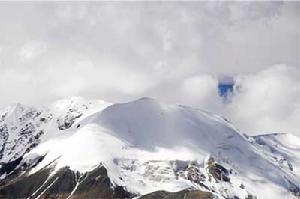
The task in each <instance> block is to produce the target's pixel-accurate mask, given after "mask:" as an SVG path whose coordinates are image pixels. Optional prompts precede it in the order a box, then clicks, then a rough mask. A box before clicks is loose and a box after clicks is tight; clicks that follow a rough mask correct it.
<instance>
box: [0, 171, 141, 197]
mask: <svg viewBox="0 0 300 199" xmlns="http://www.w3.org/2000/svg"><path fill="white" fill-rule="evenodd" d="M51 172H52V168H44V169H41V170H40V171H38V172H36V173H34V174H32V175H28V174H23V175H19V176H18V177H16V178H14V179H8V180H7V181H6V183H4V184H3V185H2V186H0V198H37V197H39V198H45V199H46V198H59V199H65V198H72V199H77V198H132V197H134V196H135V195H134V194H131V193H129V192H128V191H126V189H125V188H123V187H121V186H113V184H112V182H111V181H110V178H109V177H108V176H107V170H106V169H105V168H104V167H103V166H99V167H97V168H96V169H94V170H92V171H90V172H87V173H85V174H81V173H79V172H74V171H72V170H71V169H70V168H68V167H64V168H61V169H60V170H59V171H57V172H56V173H55V174H54V175H51Z"/></svg>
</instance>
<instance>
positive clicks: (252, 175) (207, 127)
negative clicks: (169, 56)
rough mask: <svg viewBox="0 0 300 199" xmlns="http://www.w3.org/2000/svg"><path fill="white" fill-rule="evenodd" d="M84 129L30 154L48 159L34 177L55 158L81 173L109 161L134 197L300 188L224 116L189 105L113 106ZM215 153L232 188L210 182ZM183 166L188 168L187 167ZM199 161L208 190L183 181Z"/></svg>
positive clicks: (278, 193)
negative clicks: (210, 162) (191, 189)
mask: <svg viewBox="0 0 300 199" xmlns="http://www.w3.org/2000/svg"><path fill="white" fill-rule="evenodd" d="M77 124H78V125H79V124H80V127H78V128H70V129H68V131H66V132H65V133H64V134H60V135H59V136H57V137H56V138H55V139H49V140H48V141H46V142H44V143H42V144H40V145H39V146H38V147H37V148H35V149H34V150H32V151H31V152H30V153H34V154H39V155H45V154H47V155H46V157H45V158H44V160H43V161H42V162H41V163H40V164H39V165H38V166H37V167H36V168H35V170H33V171H32V172H34V171H36V170H38V169H39V168H42V167H43V166H44V165H47V164H48V163H49V162H52V161H53V160H56V161H55V162H56V169H59V168H61V167H63V166H70V168H72V169H74V170H78V171H80V172H86V171H88V170H91V169H92V168H95V167H96V166H97V165H98V164H99V163H102V164H103V165H105V167H106V168H107V170H108V173H109V176H110V178H111V179H112V180H113V182H114V183H116V184H118V185H124V186H126V187H127V188H128V189H129V190H130V191H133V192H137V193H149V192H152V191H157V190H159V189H161V188H163V189H165V190H167V191H179V190H181V189H184V188H187V187H194V188H199V189H204V188H203V187H206V188H205V189H208V190H209V191H215V192H216V194H219V196H220V198H224V197H233V196H241V197H244V196H247V193H248V192H250V193H254V194H255V195H257V196H259V198H266V197H265V196H266V195H267V196H268V198H284V197H285V196H288V197H291V196H290V195H288V190H290V189H291V187H293V186H294V185H299V184H300V181H299V178H297V176H295V175H293V173H292V172H291V171H289V170H282V169H281V168H280V167H278V165H277V164H276V163H274V161H272V160H270V159H269V158H268V157H267V156H269V154H264V153H262V152H261V149H260V148H258V147H256V146H254V145H253V144H251V143H250V142H249V141H248V140H247V139H246V138H245V137H244V136H242V135H241V134H240V133H239V132H238V131H237V130H236V129H234V128H233V127H232V125H231V124H230V123H228V122H227V121H225V120H224V119H223V118H221V117H219V116H216V115H213V114H211V113H207V112H203V111H200V110H196V109H192V108H189V107H185V106H177V105H168V104H164V103H161V102H158V101H157V100H153V99H149V98H142V99H140V100H137V101H133V102H129V103H123V104H113V105H111V106H109V107H107V108H105V109H104V110H103V111H99V112H95V113H94V114H92V115H90V116H88V117H86V118H85V119H83V120H80V121H78V122H77ZM30 153H29V154H28V155H30ZM208 156H213V157H214V158H215V159H216V161H217V162H219V163H221V164H222V165H225V166H226V167H227V169H228V170H230V171H231V174H230V178H231V181H230V183H228V182H224V183H223V182H222V183H220V182H219V183H217V182H214V181H211V180H210V178H211V176H210V175H211V174H209V173H208V170H207V169H208V166H207V159H208ZM25 159H26V156H25ZM178 161H179V162H178ZM180 161H181V162H182V161H183V162H187V163H185V166H184V167H180V165H177V163H180ZM193 161H196V162H197V164H196V167H197V169H195V170H197V171H199V172H200V173H199V175H200V176H201V174H203V175H204V176H205V177H206V178H205V180H204V181H202V182H201V183H202V184H205V186H200V185H199V183H198V184H197V183H193V182H191V180H190V179H188V177H185V174H183V177H179V176H180V175H181V174H180V173H185V172H188V171H187V170H186V167H187V165H189V162H193ZM174 162H175V163H176V164H175V163H174ZM178 168H181V169H178ZM188 168H190V167H188ZM196 176H197V175H196ZM241 184H243V186H245V187H246V189H245V190H241V188H240V187H241ZM246 190H247V191H246ZM268 190H269V191H268Z"/></svg>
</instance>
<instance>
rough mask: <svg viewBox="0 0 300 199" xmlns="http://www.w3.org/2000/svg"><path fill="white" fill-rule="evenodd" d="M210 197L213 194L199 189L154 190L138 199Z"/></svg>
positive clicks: (209, 198) (208, 198)
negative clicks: (177, 190)
mask: <svg viewBox="0 0 300 199" xmlns="http://www.w3.org/2000/svg"><path fill="white" fill-rule="evenodd" d="M157 198H164V199H182V198H185V199H212V198H213V195H212V193H210V192H204V191H200V190H182V191H179V192H166V191H156V192H153V193H149V194H146V195H144V196H141V197H140V199H157Z"/></svg>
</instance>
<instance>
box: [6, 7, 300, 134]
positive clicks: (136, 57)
mask: <svg viewBox="0 0 300 199" xmlns="http://www.w3.org/2000/svg"><path fill="white" fill-rule="evenodd" d="M0 5H1V6H0V72H1V73H0V75H1V78H0V93H1V98H0V106H1V107H2V106H6V105H8V104H11V103H14V102H21V103H26V104H44V103H47V102H50V101H52V100H56V99H59V98H64V97H70V96H78V95H79V96H83V97H86V98H100V99H104V100H107V101H111V102H121V101H127V100H132V99H136V98H139V97H142V96H150V97H155V98H159V99H162V100H165V101H168V102H171V103H182V104H186V105H191V106H195V107H199V108H202V109H206V110H210V111H213V112H216V113H219V114H222V115H225V116H226V117H228V118H229V119H231V120H232V121H233V122H234V123H235V124H236V125H238V126H239V127H240V129H241V130H243V131H244V132H247V133H251V134H253V133H261V132H263V133H264V132H292V133H295V134H297V133H298V132H299V131H298V129H300V128H299V127H300V125H298V124H297V121H296V120H297V117H298V116H300V115H299V103H298V102H299V101H300V98H299V69H298V67H299V32H300V20H299V19H300V17H299V13H300V12H299V9H300V3H298V2H230V3H229V2H181V3H180V2H179V3H171V2H136V3H132V2H127V3H120V2H112V3H108V2H89V3H83V2H73V3H66V2H52V3H51V2H36V3H30V2H11V3H9V2H1V3H0ZM278 64H281V65H278ZM220 75H232V76H234V77H235V79H236V81H237V83H238V85H239V91H238V92H237V93H236V94H235V97H234V98H233V101H232V103H231V104H228V105H224V104H223V103H221V100H220V99H219V97H218V96H217V94H218V93H217V89H216V88H217V78H218V77H219V76H220ZM298 118H299V117H298ZM298 135H300V133H299V134H298Z"/></svg>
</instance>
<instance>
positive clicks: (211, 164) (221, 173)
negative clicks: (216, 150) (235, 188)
mask: <svg viewBox="0 0 300 199" xmlns="http://www.w3.org/2000/svg"><path fill="white" fill-rule="evenodd" d="M207 168H208V171H209V173H210V174H211V175H212V176H213V178H214V179H215V180H216V182H219V181H225V182H230V178H229V171H228V170H227V169H226V168H225V167H223V166H222V165H220V164H218V163H216V162H215V161H214V159H213V158H210V159H209V160H208V162H207Z"/></svg>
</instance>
